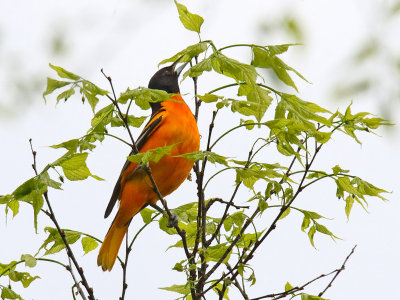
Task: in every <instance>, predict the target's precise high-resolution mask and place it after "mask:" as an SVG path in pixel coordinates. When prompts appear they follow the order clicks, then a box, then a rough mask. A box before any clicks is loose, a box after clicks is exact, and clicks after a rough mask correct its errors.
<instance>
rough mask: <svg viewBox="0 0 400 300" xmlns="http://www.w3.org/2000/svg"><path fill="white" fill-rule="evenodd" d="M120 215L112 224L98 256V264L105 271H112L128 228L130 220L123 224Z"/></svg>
mask: <svg viewBox="0 0 400 300" xmlns="http://www.w3.org/2000/svg"><path fill="white" fill-rule="evenodd" d="M118 215H119V213H118V214H117V216H116V218H115V219H114V221H113V223H112V224H111V227H110V229H109V230H108V232H107V235H106V237H105V238H104V241H103V244H102V245H101V248H100V251H99V256H98V257H97V265H98V266H100V267H101V268H102V269H103V271H111V269H112V267H113V266H114V263H115V260H116V259H117V255H118V251H119V248H120V247H121V243H122V240H123V239H124V235H125V233H126V231H127V230H128V225H129V222H128V224H121V223H120V222H118Z"/></svg>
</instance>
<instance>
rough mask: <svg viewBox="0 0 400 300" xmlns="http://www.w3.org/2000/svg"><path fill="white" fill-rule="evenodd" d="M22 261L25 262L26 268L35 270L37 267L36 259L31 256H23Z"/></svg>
mask: <svg viewBox="0 0 400 300" xmlns="http://www.w3.org/2000/svg"><path fill="white" fill-rule="evenodd" d="M21 260H23V261H25V266H27V267H30V268H34V267H35V266H36V263H37V262H36V258H35V257H33V256H32V255H30V254H23V255H21Z"/></svg>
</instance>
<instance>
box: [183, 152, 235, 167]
mask: <svg viewBox="0 0 400 300" xmlns="http://www.w3.org/2000/svg"><path fill="white" fill-rule="evenodd" d="M178 156H179V157H185V158H186V159H187V160H189V161H193V162H196V161H199V160H204V159H205V158H207V160H208V161H209V162H210V163H213V164H221V165H224V166H227V167H228V166H229V165H228V162H227V159H228V158H227V157H225V156H222V155H219V154H217V153H214V152H211V151H202V150H200V151H195V152H190V153H185V154H181V155H178Z"/></svg>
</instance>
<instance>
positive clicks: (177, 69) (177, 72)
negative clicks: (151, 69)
mask: <svg viewBox="0 0 400 300" xmlns="http://www.w3.org/2000/svg"><path fill="white" fill-rule="evenodd" d="M183 56H184V55H182V56H181V57H179V58H178V59H177V60H176V61H175V62H174V63H173V64H172V65H171V67H173V69H174V70H175V72H176V74H177V76H179V74H181V72H182V71H183V69H184V68H185V67H186V65H187V64H188V63H189V62H186V63H184V64H183V65H182V66H180V67H179V68H176V69H175V67H176V65H177V64H178V63H179V61H180V60H181V59H182V57H183Z"/></svg>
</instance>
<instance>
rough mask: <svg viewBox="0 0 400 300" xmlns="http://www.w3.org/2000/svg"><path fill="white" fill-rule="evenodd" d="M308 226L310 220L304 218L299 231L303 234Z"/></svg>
mask: <svg viewBox="0 0 400 300" xmlns="http://www.w3.org/2000/svg"><path fill="white" fill-rule="evenodd" d="M308 226H310V219H309V218H307V217H306V216H304V218H303V222H302V223H301V230H302V231H304V232H305V230H306V229H307V228H308Z"/></svg>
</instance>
